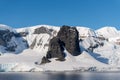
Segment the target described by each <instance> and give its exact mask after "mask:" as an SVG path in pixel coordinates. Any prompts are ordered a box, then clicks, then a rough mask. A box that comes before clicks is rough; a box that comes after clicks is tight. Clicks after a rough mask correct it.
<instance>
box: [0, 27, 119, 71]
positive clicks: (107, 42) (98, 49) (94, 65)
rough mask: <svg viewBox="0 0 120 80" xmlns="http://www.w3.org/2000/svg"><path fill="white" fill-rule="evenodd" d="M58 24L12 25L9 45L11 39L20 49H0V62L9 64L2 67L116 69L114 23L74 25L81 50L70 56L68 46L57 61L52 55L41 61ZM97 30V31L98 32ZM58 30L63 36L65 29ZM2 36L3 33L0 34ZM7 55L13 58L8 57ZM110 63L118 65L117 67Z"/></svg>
mask: <svg viewBox="0 0 120 80" xmlns="http://www.w3.org/2000/svg"><path fill="white" fill-rule="evenodd" d="M3 28H4V27H3ZM60 28H61V27H56V26H49V25H37V26H33V27H26V28H20V29H13V31H12V32H13V33H14V34H15V35H14V36H12V37H14V39H16V41H15V40H13V39H12V38H10V40H11V41H13V42H12V43H11V45H12V44H14V42H15V43H17V47H16V48H18V49H16V48H15V50H18V51H20V52H19V54H15V53H14V51H13V52H7V53H6V52H5V53H2V52H1V54H2V55H1V56H0V64H1V65H3V63H4V64H8V65H9V66H8V67H7V69H6V68H4V67H3V70H5V71H11V68H12V71H31V70H33V71H49V70H50V71H65V70H81V71H82V70H83V71H84V70H89V69H90V70H91V69H93V70H96V71H102V70H104V69H106V70H108V71H109V68H111V70H113V69H114V68H115V69H116V70H119V64H120V60H119V59H120V57H119V51H120V50H119V49H120V40H119V39H120V37H119V30H116V29H115V28H113V27H104V28H102V29H98V30H93V29H90V28H86V27H78V26H77V27H76V29H77V31H78V32H79V34H78V39H79V45H80V50H81V54H80V55H78V56H73V55H71V53H70V52H68V50H67V49H65V50H64V53H65V54H66V55H67V56H66V57H65V59H66V60H65V61H63V62H60V61H56V58H51V59H50V61H51V62H50V63H47V64H44V65H40V63H41V61H42V58H43V56H46V55H47V51H48V49H49V42H50V40H51V39H52V38H53V37H56V36H57V33H59V31H60ZM7 29H9V28H7ZM10 30H11V29H10ZM67 30H68V29H67ZM62 31H64V30H62ZM66 32H67V31H66ZM98 32H100V33H99V34H98ZM107 32H109V34H106V33H107ZM67 33H68V32H67ZM60 34H61V36H64V35H65V34H66V33H65V34H64V35H62V34H63V32H62V33H60ZM113 34H114V35H116V36H114V35H113ZM1 36H2V37H3V35H1ZM68 37H72V36H68ZM1 39H2V38H1ZM68 39H69V38H68ZM66 40H67V38H66ZM68 41H69V40H68ZM7 43H9V41H8V42H7ZM66 43H67V42H66ZM69 43H70V42H69ZM67 44H68V43H67ZM77 44H78V43H77ZM0 46H1V45H0ZM3 47H4V46H3ZM4 48H6V47H4ZM20 49H21V50H20ZM2 50H3V48H1V49H0V51H2ZM9 57H11V58H12V59H10V60H9V61H7V59H8V58H9ZM16 57H17V58H16ZM44 59H45V58H44ZM45 60H46V59H45ZM88 61H89V62H88ZM10 63H11V64H10ZM55 64H57V65H55ZM1 65H0V67H1ZM63 65H64V66H63ZM113 66H118V68H116V67H113ZM27 67H28V69H27Z"/></svg>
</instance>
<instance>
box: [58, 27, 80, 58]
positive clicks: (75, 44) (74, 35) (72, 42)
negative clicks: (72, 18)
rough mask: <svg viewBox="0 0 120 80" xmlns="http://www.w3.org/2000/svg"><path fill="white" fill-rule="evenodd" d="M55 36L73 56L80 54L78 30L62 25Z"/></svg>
mask: <svg viewBox="0 0 120 80" xmlns="http://www.w3.org/2000/svg"><path fill="white" fill-rule="evenodd" d="M57 37H59V38H60V40H61V41H63V42H64V43H65V48H66V50H67V51H68V52H69V53H70V54H72V55H73V56H77V55H79V54H80V46H79V32H78V31H77V29H76V28H75V27H70V26H62V27H61V28H60V31H59V32H58V34H57Z"/></svg>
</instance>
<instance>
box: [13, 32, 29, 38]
mask: <svg viewBox="0 0 120 80" xmlns="http://www.w3.org/2000/svg"><path fill="white" fill-rule="evenodd" d="M14 35H15V37H26V36H27V35H28V32H19V33H15V34H14Z"/></svg>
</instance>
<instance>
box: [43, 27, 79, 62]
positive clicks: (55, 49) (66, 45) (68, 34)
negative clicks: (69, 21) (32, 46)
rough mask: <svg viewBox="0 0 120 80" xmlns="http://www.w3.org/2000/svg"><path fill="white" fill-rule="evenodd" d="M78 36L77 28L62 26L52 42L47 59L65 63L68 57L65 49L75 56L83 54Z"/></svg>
mask: <svg viewBox="0 0 120 80" xmlns="http://www.w3.org/2000/svg"><path fill="white" fill-rule="evenodd" d="M78 34H79V33H78V31H77V29H76V28H75V27H69V26H62V27H61V28H60V31H59V32H58V34H57V36H56V37H53V38H52V39H51V40H50V42H49V49H48V52H47V55H46V57H45V58H46V59H50V58H57V59H56V60H59V61H64V60H65V56H66V55H65V53H64V49H66V50H67V51H68V52H69V53H70V54H71V55H73V56H77V55H79V54H80V53H81V52H80V46H79V36H78ZM41 63H43V61H42V62H41ZM45 63H47V62H45Z"/></svg>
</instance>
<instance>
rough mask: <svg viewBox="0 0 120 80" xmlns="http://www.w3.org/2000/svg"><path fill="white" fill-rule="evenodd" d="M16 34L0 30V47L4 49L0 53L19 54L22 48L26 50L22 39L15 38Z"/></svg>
mask: <svg viewBox="0 0 120 80" xmlns="http://www.w3.org/2000/svg"><path fill="white" fill-rule="evenodd" d="M16 34H18V33H15V32H13V31H10V30H9V29H2V28H1V29H0V46H1V47H4V49H3V50H2V51H0V52H1V53H6V52H15V53H19V52H20V51H22V50H23V49H24V48H27V46H26V45H27V42H23V40H24V39H23V38H22V37H20V36H16ZM19 43H20V44H19Z"/></svg>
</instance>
